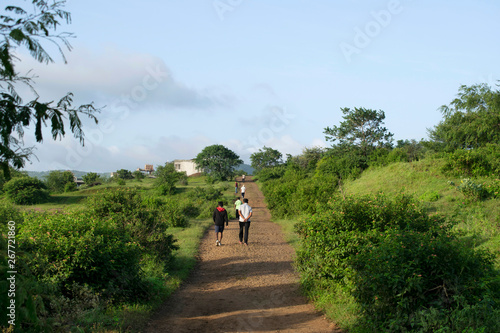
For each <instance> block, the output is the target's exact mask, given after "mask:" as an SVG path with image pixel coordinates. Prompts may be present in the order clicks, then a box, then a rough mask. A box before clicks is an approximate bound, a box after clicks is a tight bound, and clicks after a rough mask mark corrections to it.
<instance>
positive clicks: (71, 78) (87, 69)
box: [17, 47, 234, 110]
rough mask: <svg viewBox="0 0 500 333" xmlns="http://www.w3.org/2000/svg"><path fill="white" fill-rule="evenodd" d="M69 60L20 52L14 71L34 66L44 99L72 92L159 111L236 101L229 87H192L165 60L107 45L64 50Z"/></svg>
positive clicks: (83, 98) (81, 97) (82, 99)
mask: <svg viewBox="0 0 500 333" xmlns="http://www.w3.org/2000/svg"><path fill="white" fill-rule="evenodd" d="M67 59H68V63H67V64H64V63H63V62H62V60H61V61H59V62H56V63H52V64H49V65H46V64H40V63H37V62H36V61H35V60H33V59H32V58H31V57H30V56H28V55H21V56H20V60H21V61H20V62H19V63H18V66H17V70H18V71H21V73H25V72H27V71H29V70H30V69H33V73H34V74H36V75H37V78H36V79H35V82H36V85H35V89H36V90H37V91H38V93H39V94H40V95H41V97H42V100H47V99H49V100H50V99H57V98H60V97H61V96H63V95H64V94H66V93H67V92H69V91H71V92H73V93H74V94H75V98H76V99H77V102H78V103H88V102H90V101H95V102H96V103H97V104H98V105H101V104H106V105H108V106H109V105H110V104H113V103H117V102H120V101H122V102H125V103H128V105H129V106H130V107H133V108H135V109H137V110H141V109H147V108H150V107H152V106H154V107H158V106H161V107H162V108H163V109H172V108H195V109H207V108H212V107H216V106H218V107H220V106H224V107H227V106H230V105H231V104H232V103H233V102H234V100H233V98H232V96H231V94H230V93H228V92H227V91H220V90H219V91H218V90H217V89H215V88H214V87H210V88H206V89H200V88H197V87H191V86H189V85H188V84H186V83H183V82H181V81H179V80H178V79H177V78H175V77H174V74H173V73H172V71H171V70H170V69H169V68H168V66H167V65H166V64H165V62H164V61H163V60H162V59H161V58H159V57H156V56H153V55H151V54H143V53H126V52H123V51H121V50H118V49H117V48H113V47H108V48H106V49H104V50H102V52H101V53H99V54H96V53H92V52H90V51H89V50H86V49H78V50H74V51H73V52H71V53H69V54H67Z"/></svg>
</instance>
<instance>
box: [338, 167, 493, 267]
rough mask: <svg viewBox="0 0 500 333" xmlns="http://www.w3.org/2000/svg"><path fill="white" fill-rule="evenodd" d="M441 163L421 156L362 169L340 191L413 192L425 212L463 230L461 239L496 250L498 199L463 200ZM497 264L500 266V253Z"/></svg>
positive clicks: (363, 192) (349, 192)
mask: <svg viewBox="0 0 500 333" xmlns="http://www.w3.org/2000/svg"><path fill="white" fill-rule="evenodd" d="M443 164H444V162H443V161H442V160H439V159H425V160H422V161H418V162H412V163H394V164H391V165H389V166H386V167H380V168H371V169H368V170H366V171H365V172H363V174H362V175H361V177H360V178H358V179H356V180H354V181H348V182H346V183H345V184H344V192H345V193H347V194H375V193H380V192H383V193H385V194H387V195H393V194H397V193H401V192H404V193H407V194H413V195H414V196H415V197H417V198H419V199H420V200H422V201H423V202H425V203H426V205H427V206H428V210H429V213H431V214H444V215H446V216H447V217H448V218H450V219H453V220H454V221H456V223H457V224H456V226H455V228H456V229H457V230H460V231H462V232H463V233H464V240H465V241H469V242H471V246H480V247H483V246H484V247H487V248H489V249H490V250H492V251H493V252H494V253H497V254H500V200H499V199H498V197H497V199H492V198H489V199H486V200H482V201H471V200H467V198H466V197H465V196H464V195H463V194H462V193H461V192H459V191H457V190H456V188H455V187H454V186H451V185H450V184H449V182H450V181H452V182H454V183H455V184H460V182H461V178H457V177H449V176H446V175H445V174H443V173H442V172H441V168H442V166H443ZM474 181H475V182H476V183H485V184H488V183H491V182H495V179H491V178H479V179H475V180H474ZM496 181H497V182H498V180H496ZM497 266H498V267H500V256H499V259H498V260H497Z"/></svg>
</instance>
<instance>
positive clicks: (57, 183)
mask: <svg viewBox="0 0 500 333" xmlns="http://www.w3.org/2000/svg"><path fill="white" fill-rule="evenodd" d="M45 183H46V184H47V187H48V188H49V190H50V191H51V192H53V193H61V192H66V191H65V189H66V184H67V183H74V176H73V173H72V172H71V171H51V172H50V173H49V175H48V176H47V179H46V180H45Z"/></svg>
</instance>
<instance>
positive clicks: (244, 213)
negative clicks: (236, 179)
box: [239, 199, 252, 245]
mask: <svg viewBox="0 0 500 333" xmlns="http://www.w3.org/2000/svg"><path fill="white" fill-rule="evenodd" d="M239 214H240V235H239V236H240V244H242V243H243V244H245V245H248V228H250V218H251V217H252V207H250V206H249V205H248V199H243V204H242V205H241V206H240V209H239ZM243 230H245V238H243Z"/></svg>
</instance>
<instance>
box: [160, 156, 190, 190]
mask: <svg viewBox="0 0 500 333" xmlns="http://www.w3.org/2000/svg"><path fill="white" fill-rule="evenodd" d="M155 176H156V179H155V184H154V186H155V187H156V188H157V189H158V190H159V192H160V194H161V195H167V194H173V193H174V192H175V189H176V187H175V183H177V182H178V181H179V180H181V179H183V178H185V177H187V175H186V172H177V171H176V170H175V166H174V163H168V162H167V163H165V165H164V166H162V165H159V166H158V167H156V171H155Z"/></svg>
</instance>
